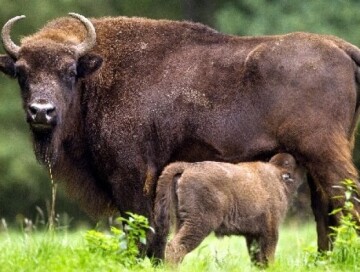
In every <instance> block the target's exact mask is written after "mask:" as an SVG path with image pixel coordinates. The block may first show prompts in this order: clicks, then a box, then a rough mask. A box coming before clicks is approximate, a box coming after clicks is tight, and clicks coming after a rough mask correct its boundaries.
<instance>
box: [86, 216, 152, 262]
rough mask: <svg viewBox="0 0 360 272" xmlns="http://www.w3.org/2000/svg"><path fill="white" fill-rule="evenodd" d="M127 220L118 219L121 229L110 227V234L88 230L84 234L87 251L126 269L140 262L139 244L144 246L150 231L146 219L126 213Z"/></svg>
mask: <svg viewBox="0 0 360 272" xmlns="http://www.w3.org/2000/svg"><path fill="white" fill-rule="evenodd" d="M127 214H128V216H129V218H124V217H119V218H117V222H119V223H122V225H123V229H120V228H117V227H115V226H112V227H111V229H110V234H105V233H103V232H99V231H97V230H89V231H88V232H87V233H86V234H85V239H86V241H87V242H88V246H89V250H90V252H92V253H98V254H99V255H101V256H103V257H107V258H112V259H114V260H117V261H118V262H119V263H121V264H122V265H124V266H126V267H132V266H134V265H136V264H138V263H139V262H140V259H139V256H140V251H139V244H143V245H146V232H147V231H148V230H151V231H153V230H152V228H151V227H150V226H149V222H148V220H147V218H146V217H144V216H142V215H137V214H133V213H130V212H129V213H127Z"/></svg>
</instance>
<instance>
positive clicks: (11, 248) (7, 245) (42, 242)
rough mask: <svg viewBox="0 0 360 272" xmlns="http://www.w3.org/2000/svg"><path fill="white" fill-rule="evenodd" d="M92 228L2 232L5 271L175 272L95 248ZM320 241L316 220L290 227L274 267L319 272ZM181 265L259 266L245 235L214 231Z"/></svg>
mask: <svg viewBox="0 0 360 272" xmlns="http://www.w3.org/2000/svg"><path fill="white" fill-rule="evenodd" d="M86 233H87V232H86V231H78V232H74V233H69V232H57V233H55V234H51V233H32V234H26V233H14V232H7V233H1V234H0V271H5V272H7V271H9V272H10V271H11V272H12V271H120V270H121V271H173V269H172V268H168V267H166V266H164V265H159V266H157V267H153V266H152V265H151V262H150V260H149V259H148V258H145V259H144V260H142V261H140V262H139V263H136V264H134V265H133V266H130V267H129V266H125V265H123V264H122V263H121V262H119V260H117V259H116V258H113V257H111V255H106V254H104V252H102V251H101V250H99V251H96V250H95V251H94V250H93V249H92V248H91V247H90V246H89V243H88V241H87V240H86V238H85V236H86ZM315 241H316V237H315V226H314V224H304V225H298V224H294V225H288V226H284V227H283V228H282V230H281V232H280V241H279V246H278V249H277V253H276V261H275V263H274V264H273V265H272V266H270V267H269V269H268V270H269V271H283V270H284V269H286V270H290V269H293V270H295V269H296V271H319V270H318V269H317V267H310V268H309V267H307V266H306V258H307V252H306V250H308V248H311V249H312V250H315V248H316V242H315ZM329 267H331V265H330V266H329ZM178 270H179V271H256V270H257V268H255V267H253V266H252V265H251V264H250V259H249V257H248V254H247V250H246V246H245V240H244V239H243V238H242V237H235V236H232V237H224V238H222V239H217V238H215V237H214V236H212V235H211V236H209V237H208V238H207V239H205V240H204V241H203V243H202V244H201V245H200V246H199V247H198V248H197V249H196V250H195V251H193V252H191V253H190V254H188V255H187V256H186V257H185V259H184V262H183V263H182V264H181V265H179V267H178ZM334 271H335V270H334Z"/></svg>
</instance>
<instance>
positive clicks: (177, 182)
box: [154, 153, 305, 265]
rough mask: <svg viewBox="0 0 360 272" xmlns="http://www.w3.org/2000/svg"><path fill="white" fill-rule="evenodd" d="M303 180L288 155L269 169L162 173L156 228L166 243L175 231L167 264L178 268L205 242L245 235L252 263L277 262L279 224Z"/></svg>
mask: <svg viewBox="0 0 360 272" xmlns="http://www.w3.org/2000/svg"><path fill="white" fill-rule="evenodd" d="M304 179H305V172H304V169H303V168H302V167H299V166H298V165H297V164H296V161H295V159H294V157H292V156H291V155H290V154H286V153H280V154H276V155H275V156H274V157H272V158H271V159H270V161H269V163H265V162H248V163H239V164H230V163H224V162H212V161H205V162H195V163H186V162H175V163H172V164H170V165H169V166H167V167H166V168H165V169H164V171H163V172H162V174H161V176H160V178H159V180H158V184H157V189H156V198H155V209H154V218H155V220H154V224H155V227H156V230H157V231H159V232H161V234H162V235H164V236H165V237H166V236H167V234H168V230H169V222H170V221H172V222H175V224H176V230H175V235H174V237H173V238H172V240H171V241H170V242H169V243H168V244H167V246H166V250H165V261H166V262H168V263H170V264H177V263H179V262H180V261H181V260H182V259H183V258H184V256H185V255H186V254H187V253H188V252H190V251H192V250H193V249H194V248H196V247H197V246H198V245H199V244H200V243H201V242H202V240H203V239H204V238H205V237H206V236H208V235H209V234H210V232H212V231H215V234H216V235H217V236H223V235H231V234H235V235H244V236H245V238H246V243H247V247H248V251H249V254H250V257H251V260H252V261H253V262H254V263H255V264H259V265H267V263H268V262H269V261H272V260H273V259H274V254H275V248H276V244H277V241H278V230H279V225H280V223H281V220H282V219H283V218H284V216H285V213H286V211H287V209H288V207H289V204H290V202H291V199H292V197H293V195H294V194H295V192H296V190H297V188H298V187H299V186H300V184H301V183H302V182H303V180H304Z"/></svg>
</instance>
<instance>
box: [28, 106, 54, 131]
mask: <svg viewBox="0 0 360 272" xmlns="http://www.w3.org/2000/svg"><path fill="white" fill-rule="evenodd" d="M28 119H29V120H28V121H29V122H30V124H31V126H32V127H33V128H35V129H49V128H52V127H53V126H55V124H56V109H55V106H54V105H53V104H51V103H44V104H43V103H32V104H30V105H29V106H28Z"/></svg>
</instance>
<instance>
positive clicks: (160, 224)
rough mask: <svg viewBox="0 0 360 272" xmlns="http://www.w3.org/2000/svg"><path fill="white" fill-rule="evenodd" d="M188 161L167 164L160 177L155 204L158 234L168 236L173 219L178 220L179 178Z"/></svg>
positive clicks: (155, 222) (155, 224) (155, 220)
mask: <svg viewBox="0 0 360 272" xmlns="http://www.w3.org/2000/svg"><path fill="white" fill-rule="evenodd" d="M186 164H187V163H183V162H178V163H172V164H170V165H169V166H167V167H166V168H165V169H164V171H163V172H162V174H161V176H160V177H159V180H158V183H157V188H156V198H155V206H154V226H155V231H156V232H157V235H161V236H163V237H166V236H167V235H168V234H169V231H170V225H171V222H172V221H176V210H177V195H176V187H177V180H178V179H179V178H180V176H181V175H182V173H183V172H184V170H185V168H186Z"/></svg>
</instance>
